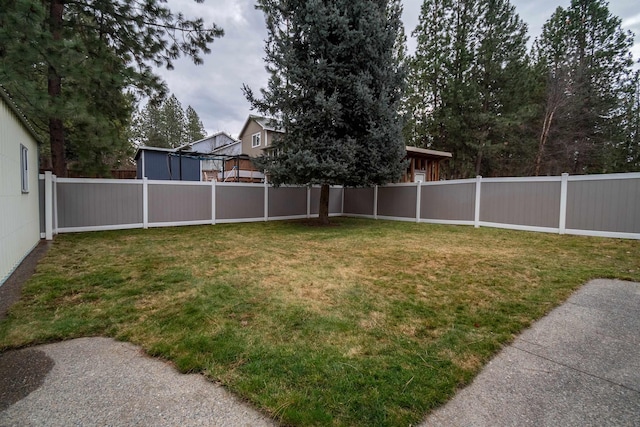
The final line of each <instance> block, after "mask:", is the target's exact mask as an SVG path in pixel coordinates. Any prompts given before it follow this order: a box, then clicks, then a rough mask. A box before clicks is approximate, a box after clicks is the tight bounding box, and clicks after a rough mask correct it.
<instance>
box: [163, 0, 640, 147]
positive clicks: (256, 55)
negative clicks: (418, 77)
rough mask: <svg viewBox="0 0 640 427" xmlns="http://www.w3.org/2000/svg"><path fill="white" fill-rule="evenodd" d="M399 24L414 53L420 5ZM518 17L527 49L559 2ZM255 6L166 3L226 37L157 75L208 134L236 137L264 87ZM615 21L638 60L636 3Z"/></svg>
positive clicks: (225, 1)
mask: <svg viewBox="0 0 640 427" xmlns="http://www.w3.org/2000/svg"><path fill="white" fill-rule="evenodd" d="M403 3H404V13H403V20H404V24H405V31H406V33H407V38H408V47H409V51H410V52H411V51H413V50H414V49H415V40H413V38H412V37H411V32H412V31H413V29H414V28H415V27H416V25H417V23H418V17H419V14H420V5H421V4H422V0H405V1H404V2H403ZM512 3H513V4H515V6H516V12H517V13H518V14H519V15H520V17H521V18H522V19H523V20H524V21H525V22H526V23H527V25H528V27H529V37H530V41H529V44H531V42H532V41H533V40H534V38H535V37H537V36H538V35H539V34H540V32H541V31H542V25H543V24H544V23H545V21H546V20H547V19H548V18H549V17H550V16H551V14H552V13H553V12H554V10H555V9H556V8H557V7H558V6H562V7H567V6H568V5H569V3H570V0H563V1H562V2H558V1H556V0H554V1H546V0H545V1H531V0H512ZM254 4H255V1H254V0H205V2H204V3H200V4H198V3H196V2H195V1H193V0H169V7H170V8H171V9H172V11H174V13H177V12H182V13H183V14H184V15H185V16H186V17H189V18H193V17H202V18H204V20H205V23H208V24H210V23H212V22H215V23H216V24H217V25H218V26H220V27H222V28H223V29H224V31H225V35H224V37H222V38H220V39H216V41H215V42H214V43H213V44H212V45H211V54H209V55H206V56H205V57H204V64H203V65H199V66H196V65H194V64H193V63H192V62H191V61H190V60H188V59H180V60H178V61H176V63H175V69H174V70H172V71H167V70H158V72H159V74H160V75H161V76H162V77H163V78H164V79H165V80H166V82H167V85H168V87H169V91H170V92H171V93H173V94H175V95H176V97H177V98H178V100H180V102H181V103H182V106H183V107H184V108H186V107H187V105H191V106H192V107H193V108H195V110H196V111H197V112H198V115H199V116H200V119H201V120H202V122H203V124H204V126H205V129H206V130H207V133H208V134H211V133H214V132H217V131H225V132H227V133H229V134H231V135H233V136H235V137H237V136H238V133H239V132H240V130H241V128H242V125H243V124H244V122H245V120H246V119H247V116H248V115H249V114H250V113H251V110H250V105H249V103H248V102H247V100H246V99H245V97H244V95H243V93H242V89H241V88H242V85H243V84H247V85H248V86H249V87H251V88H252V89H253V90H254V92H256V93H257V92H259V89H260V88H262V87H265V86H266V84H267V79H268V76H267V72H266V71H265V69H264V65H265V64H264V60H263V58H264V40H265V39H266V36H267V33H266V29H265V24H264V17H263V15H262V12H260V11H258V10H256V9H255V8H254ZM609 10H610V11H611V13H612V14H613V15H616V16H618V17H620V18H621V19H622V26H623V28H624V29H626V30H631V31H633V33H634V34H635V35H636V37H635V45H634V47H633V50H632V52H633V55H634V59H635V61H638V59H640V2H638V0H613V1H611V2H610V3H609Z"/></svg>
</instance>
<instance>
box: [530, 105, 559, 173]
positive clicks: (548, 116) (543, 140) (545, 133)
mask: <svg viewBox="0 0 640 427" xmlns="http://www.w3.org/2000/svg"><path fill="white" fill-rule="evenodd" d="M555 113H556V110H555V108H554V109H553V110H552V111H551V112H550V113H548V112H547V113H545V116H544V123H542V132H540V142H539V143H538V154H537V155H536V167H535V176H538V175H539V174H540V166H541V165H542V156H543V154H544V146H545V145H546V144H547V139H548V138H549V131H550V130H551V122H552V121H553V116H554V114H555Z"/></svg>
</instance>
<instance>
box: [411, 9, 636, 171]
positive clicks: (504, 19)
mask: <svg viewBox="0 0 640 427" xmlns="http://www.w3.org/2000/svg"><path fill="white" fill-rule="evenodd" d="M412 35H413V36H414V37H415V38H416V41H417V48H416V51H415V54H413V55H412V56H410V57H409V58H408V59H407V67H408V78H407V91H406V93H405V97H404V100H403V106H402V112H403V115H404V119H405V120H404V128H403V135H404V137H405V142H406V144H407V145H415V146H419V147H431V148H434V149H439V150H445V151H451V152H452V153H453V159H452V160H450V161H448V162H446V163H445V165H444V167H445V175H446V176H445V177H446V178H468V177H473V176H476V175H483V176H527V175H558V174H560V173H563V172H568V173H572V174H583V173H613V172H626V171H640V139H639V130H640V127H639V123H640V102H639V97H640V93H639V74H638V71H637V70H634V69H633V61H632V57H631V53H630V48H631V46H632V45H633V34H632V33H631V32H625V31H623V30H622V28H621V20H620V18H618V17H615V16H612V15H611V13H610V12H609V10H608V6H607V3H606V1H604V0H571V3H570V5H569V6H568V7H566V8H563V7H558V8H557V9H556V10H555V12H554V13H553V15H552V16H551V17H550V18H549V19H548V20H547V22H546V23H545V25H544V27H543V31H542V34H541V35H540V36H539V37H538V38H537V39H536V40H535V41H534V43H533V47H532V49H531V50H528V49H527V40H528V38H527V27H526V25H525V24H524V22H523V20H522V19H521V18H520V17H519V16H518V14H517V13H516V10H515V7H514V6H513V5H512V4H510V3H509V0H425V1H424V2H423V4H422V8H421V14H420V18H419V24H418V26H417V27H416V28H415V30H414V31H413V33H412Z"/></svg>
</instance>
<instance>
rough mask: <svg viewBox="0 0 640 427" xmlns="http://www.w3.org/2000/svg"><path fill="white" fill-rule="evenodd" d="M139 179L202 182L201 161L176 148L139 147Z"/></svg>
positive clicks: (137, 161) (137, 158)
mask: <svg viewBox="0 0 640 427" xmlns="http://www.w3.org/2000/svg"><path fill="white" fill-rule="evenodd" d="M135 160H136V165H137V174H136V177H137V178H138V179H142V178H143V177H147V178H148V179H154V180H167V181H200V180H201V176H202V171H201V170H200V169H201V168H200V160H199V159H197V158H193V157H190V156H189V153H186V152H181V151H178V150H177V149H175V148H158V147H146V146H140V147H138V151H136V156H135Z"/></svg>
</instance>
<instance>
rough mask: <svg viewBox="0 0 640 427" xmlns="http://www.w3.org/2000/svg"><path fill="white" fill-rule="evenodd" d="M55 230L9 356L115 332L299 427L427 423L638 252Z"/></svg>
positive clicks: (484, 239)
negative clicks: (511, 347)
mask: <svg viewBox="0 0 640 427" xmlns="http://www.w3.org/2000/svg"><path fill="white" fill-rule="evenodd" d="M334 224H335V225H334V226H331V227H327V228H321V227H312V226H309V225H306V224H305V223H302V222H273V223H257V224H241V225H216V226H204V227H184V228H165V229H153V230H135V231H118V232H101V233H85V234H73V235H72V234H67V235H61V236H58V237H57V238H56V240H55V242H54V246H53V248H52V249H51V250H50V251H49V253H48V254H47V256H46V257H45V258H44V260H43V261H42V262H41V263H40V265H39V267H38V270H37V272H36V274H35V275H34V276H33V278H32V279H31V280H30V281H29V282H28V284H27V285H26V286H25V288H24V291H23V297H22V299H21V301H20V302H19V303H18V304H17V305H15V306H14V307H13V308H12V309H11V311H10V313H9V316H8V318H7V319H6V320H5V321H3V322H2V323H0V349H8V348H16V347H22V346H26V345H31V344H36V343H44V342H50V341H56V340H63V339H69V338H74V337H80V336H92V335H105V336H111V337H115V338H117V339H120V340H127V341H130V342H133V343H135V344H138V345H140V346H142V347H143V348H144V349H145V350H146V351H147V352H148V353H150V354H152V355H155V356H159V357H162V358H166V359H168V360H171V361H173V362H174V363H175V365H176V366H177V367H178V369H180V370H181V371H183V372H202V373H204V374H205V375H207V376H208V377H209V378H211V379H212V380H215V381H218V382H220V383H222V384H224V385H225V386H226V387H227V388H229V389H230V390H232V391H233V392H235V393H237V394H238V395H239V396H241V397H242V398H244V399H247V400H249V401H250V402H252V403H253V404H254V405H255V406H256V407H258V408H261V409H262V410H264V411H266V412H267V413H269V414H271V415H272V416H273V417H274V418H276V419H278V420H281V421H282V422H283V423H285V424H292V425H322V426H325V425H362V426H372V425H380V426H382V425H390V426H400V425H409V424H415V423H418V422H419V421H420V420H421V419H423V417H424V415H425V414H426V413H428V412H429V411H430V410H431V409H433V408H434V407H436V406H438V405H441V404H442V403H444V402H445V401H446V400H447V399H449V398H450V397H451V396H453V394H454V393H455V391H456V389H458V388H459V387H461V386H463V385H464V384H467V383H468V382H469V381H470V380H471V379H472V378H473V377H474V375H475V374H477V373H478V371H479V369H480V368H481V367H482V365H483V364H484V363H486V362H487V361H488V360H489V359H490V358H491V357H492V355H494V354H495V353H496V352H497V351H498V350H499V349H500V348H501V346H503V345H504V344H506V343H508V342H510V341H511V340H512V339H513V337H514V336H515V334H517V333H518V332H519V331H521V330H522V329H523V328H525V327H527V326H528V325H530V324H531V323H532V322H533V321H535V320H536V319H538V318H540V317H541V316H543V315H544V314H545V313H547V312H548V311H549V310H551V309H552V308H553V307H555V306H556V305H558V304H560V303H561V302H562V301H564V300H565V299H566V298H567V297H568V296H569V295H570V293H571V292H573V291H574V290H575V289H577V288H578V287H579V286H580V285H581V284H584V283H585V282H587V281H588V280H590V279H593V278H599V277H604V278H620V279H627V280H635V281H640V242H638V241H628V240H614V239H601V238H588V237H574V236H558V235H550V234H537V233H526V232H516V231H507V230H497V229H490V228H482V229H474V228H471V227H454V226H436V225H425V224H412V223H398V222H396V223H394V222H385V221H375V222H374V221H369V220H356V219H336V220H334Z"/></svg>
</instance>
